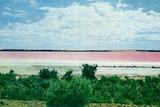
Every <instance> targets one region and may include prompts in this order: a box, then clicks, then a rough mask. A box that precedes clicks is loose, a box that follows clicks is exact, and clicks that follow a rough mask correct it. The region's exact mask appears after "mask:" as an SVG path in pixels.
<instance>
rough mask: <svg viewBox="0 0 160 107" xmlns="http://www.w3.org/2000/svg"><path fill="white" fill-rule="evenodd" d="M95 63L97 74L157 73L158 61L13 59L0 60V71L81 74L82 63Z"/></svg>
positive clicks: (32, 73) (25, 73)
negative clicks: (7, 60)
mask: <svg viewBox="0 0 160 107" xmlns="http://www.w3.org/2000/svg"><path fill="white" fill-rule="evenodd" d="M86 63H87V64H91V65H94V64H97V65H98V68H97V72H96V74H97V75H159V74H160V63H158V62H93V61H92V62H82V61H79V62H78V61H75V62H74V61H59V62H57V61H56V62H54V61H51V62H47V61H43V62H38V61H27V62H26V61H21V62H19V61H14V62H0V72H1V73H8V72H9V71H10V70H11V69H13V70H14V71H15V73H16V74H20V75H37V74H38V73H39V70H40V69H43V68H47V69H50V70H52V69H56V70H57V71H58V73H59V75H63V74H64V73H65V72H67V71H68V70H73V71H74V72H73V74H77V75H79V74H81V68H82V64H86Z"/></svg>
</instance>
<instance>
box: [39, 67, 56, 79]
mask: <svg viewBox="0 0 160 107" xmlns="http://www.w3.org/2000/svg"><path fill="white" fill-rule="evenodd" d="M57 74H58V72H57V71H56V70H55V69H53V70H51V71H50V70H49V69H41V70H40V72H39V76H40V77H41V78H42V79H50V78H55V79H57V78H58V76H57Z"/></svg>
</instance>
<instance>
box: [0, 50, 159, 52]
mask: <svg viewBox="0 0 160 107" xmlns="http://www.w3.org/2000/svg"><path fill="white" fill-rule="evenodd" d="M0 51H37V52H39V51H44V52H160V50H51V49H0Z"/></svg>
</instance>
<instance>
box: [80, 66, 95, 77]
mask: <svg viewBox="0 0 160 107" xmlns="http://www.w3.org/2000/svg"><path fill="white" fill-rule="evenodd" d="M82 66H83V68H82V77H86V78H87V79H95V78H96V77H95V72H96V70H97V65H93V66H92V65H88V64H83V65H82Z"/></svg>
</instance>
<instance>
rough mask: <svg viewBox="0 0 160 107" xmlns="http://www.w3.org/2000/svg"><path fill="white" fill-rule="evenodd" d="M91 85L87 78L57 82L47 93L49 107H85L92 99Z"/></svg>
mask: <svg viewBox="0 0 160 107" xmlns="http://www.w3.org/2000/svg"><path fill="white" fill-rule="evenodd" d="M91 93H92V88H91V83H90V82H89V81H88V80H86V79H85V78H73V79H72V80H71V81H69V82H68V81H65V80H57V81H56V82H55V81H53V84H52V85H51V87H50V88H49V90H48V92H47V106H49V107H84V106H85V105H86V104H88V103H89V101H90V98H91Z"/></svg>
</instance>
